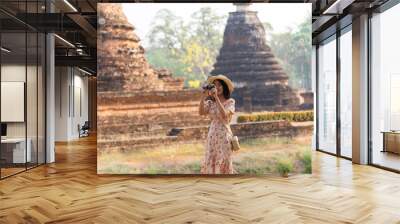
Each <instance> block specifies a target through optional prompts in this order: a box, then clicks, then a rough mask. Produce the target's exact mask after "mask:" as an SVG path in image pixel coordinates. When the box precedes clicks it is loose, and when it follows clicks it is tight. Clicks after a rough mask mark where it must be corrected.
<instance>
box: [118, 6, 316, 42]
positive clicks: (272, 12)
mask: <svg viewBox="0 0 400 224" xmlns="http://www.w3.org/2000/svg"><path fill="white" fill-rule="evenodd" d="M203 7H212V8H213V9H215V11H216V12H217V13H218V14H219V15H228V13H229V12H233V11H236V6H234V5H233V4H232V3H124V4H123V8H124V12H125V14H126V16H127V17H128V20H129V22H130V23H132V25H134V26H135V28H136V34H137V35H139V37H140V39H141V40H142V44H143V45H146V43H143V40H144V39H145V36H146V34H147V32H148V31H149V29H150V24H151V22H152V21H153V18H154V16H155V15H156V13H157V11H159V10H160V9H164V8H166V9H170V10H171V11H172V12H174V14H175V15H177V16H179V17H181V18H183V19H184V20H188V19H190V15H191V14H192V13H194V12H195V11H197V10H198V9H199V8H203ZM250 9H251V10H253V11H258V18H259V19H260V20H261V22H269V23H270V24H271V25H272V27H273V29H274V33H280V32H284V31H286V30H287V29H288V28H294V27H296V26H297V25H298V24H300V23H301V22H302V21H304V19H305V18H311V3H253V4H252V5H251V6H250ZM310 23H311V19H310Z"/></svg>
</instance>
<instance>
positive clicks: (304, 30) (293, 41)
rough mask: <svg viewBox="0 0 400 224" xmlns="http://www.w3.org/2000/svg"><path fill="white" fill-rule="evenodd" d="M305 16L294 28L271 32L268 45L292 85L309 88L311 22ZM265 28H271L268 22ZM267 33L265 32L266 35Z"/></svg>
mask: <svg viewBox="0 0 400 224" xmlns="http://www.w3.org/2000/svg"><path fill="white" fill-rule="evenodd" d="M310 20H311V19H310V18H307V19H305V20H304V22H302V23H301V24H300V25H299V26H298V28H297V29H296V30H288V31H286V32H284V33H273V34H271V42H270V46H271V49H272V51H273V52H274V54H275V55H276V56H277V57H278V59H279V61H280V62H281V64H282V65H283V68H284V69H285V71H286V72H287V74H288V75H289V82H290V84H291V85H292V86H294V87H296V88H301V89H307V90H311V51H312V49H311V22H310ZM264 27H265V29H266V30H267V31H268V30H273V29H272V27H271V25H270V24H264ZM268 35H269V33H267V36H268Z"/></svg>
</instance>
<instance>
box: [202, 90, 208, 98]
mask: <svg viewBox="0 0 400 224" xmlns="http://www.w3.org/2000/svg"><path fill="white" fill-rule="evenodd" d="M209 95H210V94H209V92H208V90H207V89H203V91H202V97H203V98H206V97H207V96H209Z"/></svg>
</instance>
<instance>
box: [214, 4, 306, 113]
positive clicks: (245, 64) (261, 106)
mask: <svg viewBox="0 0 400 224" xmlns="http://www.w3.org/2000/svg"><path fill="white" fill-rule="evenodd" d="M249 5H250V4H247V3H244V4H243V3H238V4H236V7H237V10H236V11H235V12H230V13H229V17H228V21H227V25H226V27H225V31H224V39H223V44H222V47H221V49H220V52H219V55H218V57H217V61H216V63H215V65H214V70H213V71H212V72H211V74H213V75H217V74H224V75H226V76H228V77H229V78H230V79H231V80H232V81H233V82H234V83H235V87H236V88H235V91H234V92H233V95H232V97H233V98H235V100H236V106H237V109H238V110H239V111H245V112H252V111H264V110H269V111H281V110H296V109H297V108H298V107H299V104H300V99H301V97H300V96H299V94H298V93H297V91H295V90H294V89H293V88H291V87H290V86H289V85H288V80H289V77H288V75H287V74H286V73H285V71H284V70H283V69H282V67H281V65H280V64H279V62H278V60H277V59H276V57H275V56H274V54H273V53H272V51H271V48H270V47H269V46H268V45H267V43H266V39H265V30H264V27H263V24H262V23H261V22H260V20H259V18H258V16H257V12H255V11H250V10H249Z"/></svg>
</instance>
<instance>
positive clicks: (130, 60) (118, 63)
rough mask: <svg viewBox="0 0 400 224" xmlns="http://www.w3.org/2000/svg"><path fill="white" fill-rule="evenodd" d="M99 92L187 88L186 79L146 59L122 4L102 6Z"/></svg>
mask: <svg viewBox="0 0 400 224" xmlns="http://www.w3.org/2000/svg"><path fill="white" fill-rule="evenodd" d="M98 26H99V29H98V30H99V33H98V38H97V41H98V44H97V46H98V48H97V49H98V50H97V51H98V52H97V64H98V69H97V71H98V78H97V82H98V91H100V92H103V91H128V92H132V91H154V90H169V89H183V81H184V80H183V79H181V78H173V77H172V75H171V74H170V73H168V72H166V71H165V70H156V69H153V68H152V67H151V66H150V65H149V64H148V63H147V61H146V58H145V56H144V53H145V51H144V49H143V47H142V46H141V45H140V43H139V42H140V38H139V37H138V36H137V35H136V34H135V32H134V30H135V27H134V26H133V25H132V24H130V23H129V21H128V19H127V17H126V16H125V14H124V12H123V9H122V4H115V3H107V4H99V5H98Z"/></svg>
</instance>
